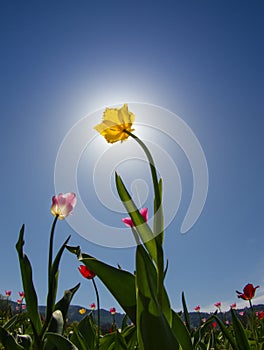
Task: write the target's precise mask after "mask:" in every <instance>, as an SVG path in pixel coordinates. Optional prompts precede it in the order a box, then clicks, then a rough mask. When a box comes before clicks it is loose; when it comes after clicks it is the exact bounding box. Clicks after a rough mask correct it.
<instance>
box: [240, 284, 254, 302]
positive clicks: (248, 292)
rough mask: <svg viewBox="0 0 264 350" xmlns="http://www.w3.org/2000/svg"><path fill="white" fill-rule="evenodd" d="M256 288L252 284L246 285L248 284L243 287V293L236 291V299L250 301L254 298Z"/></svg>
mask: <svg viewBox="0 0 264 350" xmlns="http://www.w3.org/2000/svg"><path fill="white" fill-rule="evenodd" d="M257 288H259V286H256V287H254V286H253V284H251V283H248V284H247V285H246V286H245V287H244V289H243V293H241V292H238V291H236V292H237V294H238V296H237V297H238V298H241V299H244V300H251V299H253V298H254V296H255V291H256V289H257Z"/></svg>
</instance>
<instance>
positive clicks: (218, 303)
mask: <svg viewBox="0 0 264 350" xmlns="http://www.w3.org/2000/svg"><path fill="white" fill-rule="evenodd" d="M221 305H222V303H221V302H220V301H218V302H217V303H215V304H214V306H215V307H217V308H218V309H220V307H221Z"/></svg>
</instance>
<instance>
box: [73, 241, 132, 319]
mask: <svg viewBox="0 0 264 350" xmlns="http://www.w3.org/2000/svg"><path fill="white" fill-rule="evenodd" d="M67 249H68V250H69V251H71V252H74V253H75V254H77V256H78V259H79V261H81V262H82V263H83V264H84V265H86V266H87V267H88V268H89V269H90V270H92V271H93V272H94V273H96V275H97V276H98V277H99V278H100V280H101V281H102V282H103V283H104V285H105V286H106V287H107V289H108V290H109V291H110V292H111V293H112V295H113V296H114V298H115V299H116V300H117V302H118V303H119V304H120V306H121V307H122V308H123V309H124V311H125V312H126V313H127V314H128V316H129V318H130V320H131V321H132V322H134V323H135V322H136V287H135V276H134V275H132V274H131V273H130V272H128V271H125V270H120V269H118V268H115V267H113V266H110V265H107V264H105V263H103V262H102V261H100V260H97V259H95V258H94V257H92V256H90V255H88V254H83V253H80V249H78V247H76V248H74V247H67Z"/></svg>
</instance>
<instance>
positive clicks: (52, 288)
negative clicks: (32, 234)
mask: <svg viewBox="0 0 264 350" xmlns="http://www.w3.org/2000/svg"><path fill="white" fill-rule="evenodd" d="M69 239H70V236H69V237H68V238H67V239H66V241H65V242H64V243H63V244H62V246H61V248H60V249H59V251H58V253H57V255H56V257H55V259H54V262H53V264H52V266H51V271H50V276H49V281H50V284H49V290H48V296H47V308H46V322H45V324H46V325H47V323H48V322H49V321H50V318H51V317H52V312H53V311H54V305H55V300H56V295H57V289H58V277H59V263H60V260H61V257H62V254H63V251H64V249H65V247H66V245H67V243H68V242H69Z"/></svg>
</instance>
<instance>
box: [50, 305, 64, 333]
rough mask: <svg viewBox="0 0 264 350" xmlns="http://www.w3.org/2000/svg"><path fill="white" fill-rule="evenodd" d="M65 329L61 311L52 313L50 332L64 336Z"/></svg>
mask: <svg viewBox="0 0 264 350" xmlns="http://www.w3.org/2000/svg"><path fill="white" fill-rule="evenodd" d="M63 328H64V320H63V316H62V312H61V311H60V310H55V311H54V312H53V313H52V317H51V321H50V325H49V329H48V332H51V333H58V334H63Z"/></svg>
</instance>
